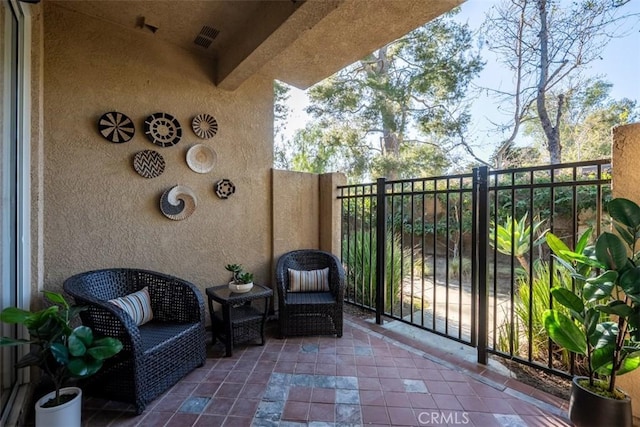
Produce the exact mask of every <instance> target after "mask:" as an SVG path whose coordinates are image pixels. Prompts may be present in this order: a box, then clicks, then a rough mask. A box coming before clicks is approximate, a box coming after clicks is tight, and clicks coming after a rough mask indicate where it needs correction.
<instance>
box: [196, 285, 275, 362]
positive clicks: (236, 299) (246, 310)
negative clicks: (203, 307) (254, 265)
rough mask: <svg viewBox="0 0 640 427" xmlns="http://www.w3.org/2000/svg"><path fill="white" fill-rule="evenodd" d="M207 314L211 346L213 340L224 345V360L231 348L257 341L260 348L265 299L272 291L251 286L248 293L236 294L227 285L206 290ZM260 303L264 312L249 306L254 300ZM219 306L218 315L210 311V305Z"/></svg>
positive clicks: (266, 299)
mask: <svg viewBox="0 0 640 427" xmlns="http://www.w3.org/2000/svg"><path fill="white" fill-rule="evenodd" d="M206 293H207V299H208V300H209V313H210V314H211V334H212V337H213V343H215V342H216V338H217V339H219V340H220V341H222V342H223V343H224V344H225V349H226V356H227V357H229V356H231V355H232V349H233V345H234V344H237V343H240V342H244V341H248V340H252V339H256V338H260V339H261V342H260V345H264V324H265V322H266V320H267V311H268V310H269V298H271V297H272V296H273V291H272V290H271V289H269V288H267V287H265V286H262V285H257V284H254V285H253V288H251V290H250V291H249V292H245V293H241V294H239V293H236V292H233V291H232V290H230V289H229V286H227V285H221V286H214V287H212V288H207V289H206ZM259 299H264V310H262V311H260V310H258V308H257V307H254V306H252V305H251V302H252V301H254V300H259ZM214 301H215V302H217V303H220V305H221V307H222V310H221V311H222V313H220V312H219V311H214V310H213V302H214Z"/></svg>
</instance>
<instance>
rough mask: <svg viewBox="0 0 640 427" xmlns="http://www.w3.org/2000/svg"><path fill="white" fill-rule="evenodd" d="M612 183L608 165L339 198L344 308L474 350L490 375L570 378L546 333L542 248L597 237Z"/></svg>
mask: <svg viewBox="0 0 640 427" xmlns="http://www.w3.org/2000/svg"><path fill="white" fill-rule="evenodd" d="M610 182H611V179H610V161H609V160H608V159H605V160H598V161H591V162H580V163H571V164H561V165H548V166H540V167H532V168H520V169H510V170H499V171H489V170H488V169H487V168H486V167H482V168H476V169H474V170H473V173H471V174H460V175H449V176H439V177H430V178H417V179H405V180H396V181H389V180H386V179H384V178H380V179H378V180H377V181H376V182H374V183H367V184H357V185H345V186H341V187H339V190H340V195H339V199H341V202H342V260H343V263H344V264H345V267H346V271H347V292H346V297H345V300H346V301H347V302H348V303H351V304H354V305H357V306H359V307H362V308H363V309H365V310H371V311H372V312H375V315H376V321H377V322H378V323H380V322H382V319H383V316H386V317H388V318H392V319H394V320H398V321H401V322H406V323H409V324H411V325H414V326H416V327H419V328H422V329H425V330H428V331H430V332H433V333H436V334H438V335H442V336H445V337H448V338H450V339H453V340H456V341H459V342H461V343H464V344H467V345H470V346H473V347H476V348H477V351H478V361H479V362H481V363H486V360H487V355H488V354H495V355H498V356H502V357H505V358H509V359H511V360H515V361H517V362H520V363H524V364H527V365H530V366H534V367H536V368H541V369H546V370H550V371H553V372H555V373H560V374H562V373H567V372H572V371H573V364H572V363H570V364H569V365H566V367H560V368H558V367H557V366H554V358H553V357H552V354H551V349H550V347H549V345H548V344H547V342H548V340H547V339H546V337H545V336H544V335H543V334H542V335H541V334H540V333H539V332H540V331H539V330H537V329H536V327H537V326H539V325H538V323H537V320H538V317H539V314H540V313H539V311H540V309H541V308H546V307H548V305H549V301H548V283H550V282H551V281H552V280H554V279H553V276H554V274H556V273H555V271H556V270H555V267H554V265H553V260H552V258H551V257H550V255H549V250H548V248H546V246H545V245H543V244H539V241H536V240H537V239H538V238H539V237H540V236H542V235H543V234H544V231H546V230H551V231H552V232H553V233H554V234H556V235H559V236H561V237H562V238H564V240H565V241H566V242H567V244H568V245H570V246H572V245H573V244H575V242H576V241H577V236H578V235H579V232H580V231H581V230H583V229H584V228H586V227H587V226H592V227H594V228H596V230H595V231H596V232H599V230H600V227H602V226H603V224H605V223H606V221H605V219H606V216H603V206H604V204H605V202H606V201H607V200H608V199H609V198H610V192H611V190H610ZM595 234H597V233H595ZM545 281H546V285H547V287H546V288H545ZM544 294H546V295H547V297H546V299H545V298H544V296H543V295H544ZM541 295H542V297H541Z"/></svg>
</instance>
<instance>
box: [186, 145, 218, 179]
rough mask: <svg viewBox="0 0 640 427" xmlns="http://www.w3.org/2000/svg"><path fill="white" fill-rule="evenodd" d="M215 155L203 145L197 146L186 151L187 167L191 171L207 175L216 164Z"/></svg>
mask: <svg viewBox="0 0 640 427" xmlns="http://www.w3.org/2000/svg"><path fill="white" fill-rule="evenodd" d="M216 157H217V156H216V153H215V151H213V150H212V149H211V148H209V147H207V146H206V145H203V144H197V145H194V146H193V147H191V148H189V151H187V165H189V167H190V168H191V170H192V171H194V172H198V173H207V172H211V171H212V170H213V166H214V165H215V163H216Z"/></svg>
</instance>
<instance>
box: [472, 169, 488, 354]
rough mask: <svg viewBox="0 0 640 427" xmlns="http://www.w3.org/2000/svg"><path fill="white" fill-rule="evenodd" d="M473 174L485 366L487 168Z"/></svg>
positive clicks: (480, 335) (480, 331) (480, 349)
mask: <svg viewBox="0 0 640 427" xmlns="http://www.w3.org/2000/svg"><path fill="white" fill-rule="evenodd" d="M473 171H474V174H473V181H474V183H473V184H474V188H475V190H476V191H475V192H474V197H477V204H476V207H477V209H478V210H477V212H476V221H477V227H476V234H475V237H476V239H477V240H476V245H477V258H476V260H475V261H476V263H477V266H478V268H477V273H478V274H477V276H476V280H477V285H478V320H477V325H478V347H477V348H478V363H482V364H483V365H486V364H487V330H488V324H487V322H488V318H487V315H488V306H487V305H488V304H487V303H488V301H487V248H488V244H489V242H488V240H489V182H488V176H489V168H487V167H486V166H481V167H479V168H475V169H474V170H473Z"/></svg>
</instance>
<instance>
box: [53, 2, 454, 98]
mask: <svg viewBox="0 0 640 427" xmlns="http://www.w3.org/2000/svg"><path fill="white" fill-rule="evenodd" d="M463 1H464V0H306V1H305V0H242V1H239V0H231V1H223V0H204V1H186V0H180V1H166V0H160V1H151V0H143V1H139V0H136V1H86V0H82V1H77V0H45V2H46V3H52V4H56V5H57V6H59V7H63V8H67V9H72V10H74V11H76V12H78V13H82V14H86V15H89V16H93V17H95V18H98V19H102V20H105V21H108V22H111V23H114V24H117V25H120V26H122V27H123V29H126V30H128V31H137V32H139V34H140V37H153V38H155V39H156V40H158V42H159V43H170V44H173V45H178V46H180V47H181V48H183V49H186V50H187V51H189V52H191V53H192V54H193V55H196V56H198V57H202V58H205V59H208V60H210V61H206V63H207V64H210V66H211V67H212V68H214V71H215V73H214V74H215V76H216V78H215V84H216V85H217V86H219V87H221V88H223V89H227V90H234V89H236V88H238V87H239V86H240V85H241V84H242V82H244V81H245V80H246V79H248V78H249V77H251V76H252V75H254V74H261V75H264V76H267V77H271V78H276V79H279V80H282V81H285V82H287V83H290V84H292V85H295V86H297V87H300V88H306V87H309V86H311V85H312V84H314V83H316V82H318V81H320V80H322V79H323V78H325V77H327V76H329V75H331V74H333V73H334V72H336V71H338V70H340V69H341V68H343V67H344V66H346V65H348V64H350V63H352V62H354V61H356V60H358V59H359V58H361V57H363V56H364V55H366V54H368V53H370V52H372V51H373V50H375V49H377V48H379V47H381V46H383V45H384V44H385V43H388V42H390V41H392V40H394V39H396V38H398V37H400V36H402V35H404V34H406V33H407V32H409V31H411V30H412V29H414V28H416V27H418V26H420V25H422V24H424V23H425V22H428V21H430V20H432V19H434V18H435V17H437V16H439V15H441V14H443V13H445V12H447V11H449V10H451V9H452V8H454V7H455V6H457V5H459V4H460V3H462V2H463Z"/></svg>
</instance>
